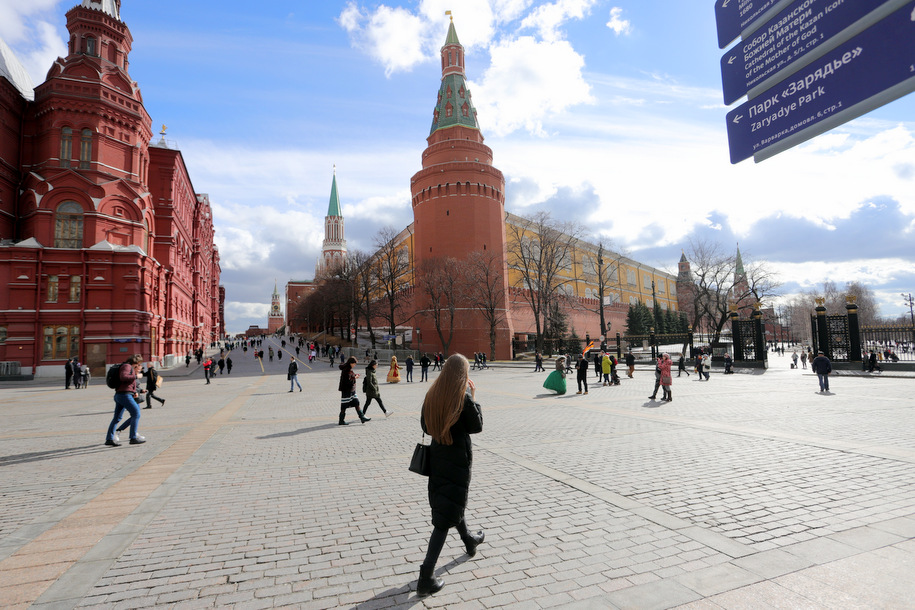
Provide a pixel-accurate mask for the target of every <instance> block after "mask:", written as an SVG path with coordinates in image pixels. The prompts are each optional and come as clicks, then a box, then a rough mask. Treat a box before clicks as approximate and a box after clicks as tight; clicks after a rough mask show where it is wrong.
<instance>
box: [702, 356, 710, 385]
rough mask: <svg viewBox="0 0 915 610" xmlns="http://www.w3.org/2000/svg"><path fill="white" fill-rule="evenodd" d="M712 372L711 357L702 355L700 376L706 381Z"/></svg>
mask: <svg viewBox="0 0 915 610" xmlns="http://www.w3.org/2000/svg"><path fill="white" fill-rule="evenodd" d="M711 370H712V356H711V355H710V354H707V353H706V354H702V374H703V375H705V380H706V381H708V377H709V372H710V371H711Z"/></svg>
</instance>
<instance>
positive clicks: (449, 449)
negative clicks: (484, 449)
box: [420, 393, 483, 528]
mask: <svg viewBox="0 0 915 610" xmlns="http://www.w3.org/2000/svg"><path fill="white" fill-rule="evenodd" d="M420 425H421V426H422V428H423V432H426V421H425V419H424V418H423V417H422V416H420ZM482 430H483V413H482V412H481V410H480V405H479V404H478V403H476V402H474V401H473V399H472V398H471V397H470V394H469V393H468V394H466V395H465V396H464V408H463V410H462V411H461V417H460V419H458V421H457V423H456V424H454V425H453V426H451V440H452V441H453V442H452V444H450V445H442V444H439V443H438V442H436V441H435V440H434V439H433V440H432V445H431V447H430V449H429V453H430V462H431V472H430V474H429V506H430V507H431V508H432V525H433V526H435V527H440V528H449V527H454V526H456V525H457V524H458V523H460V522H461V521H462V520H463V519H464V509H466V508H467V494H468V492H469V491H470V471H471V468H472V465H473V444H472V443H471V441H470V435H471V434H476V433H478V432H481V431H482Z"/></svg>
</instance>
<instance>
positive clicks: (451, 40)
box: [445, 21, 461, 45]
mask: <svg viewBox="0 0 915 610" xmlns="http://www.w3.org/2000/svg"><path fill="white" fill-rule="evenodd" d="M445 44H446V45H449V44H461V41H459V40H458V37H457V30H455V29H454V21H452V22H451V23H450V24H449V25H448V36H447V37H446V38H445Z"/></svg>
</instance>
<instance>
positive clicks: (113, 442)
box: [105, 354, 146, 447]
mask: <svg viewBox="0 0 915 610" xmlns="http://www.w3.org/2000/svg"><path fill="white" fill-rule="evenodd" d="M142 361H143V356H141V355H140V354H134V355H133V356H131V357H130V358H128V359H127V361H126V362H124V363H123V364H122V365H121V366H120V368H119V370H118V381H119V384H118V387H117V389H116V390H115V391H114V416H113V417H112V418H111V423H110V424H108V433H107V435H106V436H105V444H106V445H108V446H110V447H120V446H121V441H120V439H119V438H118V434H117V431H116V430H115V427H116V426H117V425H118V422H120V421H121V417H122V416H123V415H124V411H127V413H128V414H129V415H130V417H129V418H128V419H127V421H126V422H124V427H127V426H129V427H130V444H131V445H139V444H140V443H145V442H146V439H145V438H143V437H142V436H140V435H139V433H138V429H139V426H140V407H139V405H137V399H138V398H139V396H140V394H141V393H142V392H143V390H138V389H137V373H136V367H137V366H138V365H139V364H140V362H142ZM121 429H123V428H121Z"/></svg>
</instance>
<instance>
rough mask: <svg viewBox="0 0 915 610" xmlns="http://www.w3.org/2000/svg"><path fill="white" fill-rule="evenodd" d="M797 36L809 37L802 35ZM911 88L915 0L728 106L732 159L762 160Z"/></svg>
mask: <svg viewBox="0 0 915 610" xmlns="http://www.w3.org/2000/svg"><path fill="white" fill-rule="evenodd" d="M846 1H847V0H846ZM835 2H836V0H833V3H835ZM809 3H815V0H807V1H806V2H805V3H804V4H809ZM824 18H825V17H824ZM807 32H808V34H810V33H811V32H812V30H811V29H808V30H807ZM808 38H809V36H808ZM794 40H798V41H799V42H798V44H799V45H801V44H804V41H803V40H802V39H801V38H800V36H798V37H797V38H795V39H794ZM818 44H821V43H818ZM728 56H729V55H726V56H725V57H728ZM772 80H773V79H772V78H769V79H768V81H769V82H772ZM912 91H915V1H912V0H909V1H908V2H905V3H904V4H902V6H901V8H898V9H896V10H895V11H894V12H892V13H890V14H889V15H887V16H885V17H883V18H882V19H880V20H879V21H877V22H876V23H875V24H874V25H871V26H870V27H868V28H867V29H865V30H864V31H862V32H861V33H859V34H856V35H855V36H853V37H851V38H850V39H848V40H847V41H846V42H844V43H843V44H840V45H839V46H837V47H834V48H833V49H832V50H831V51H828V52H826V53H822V54H820V55H819V56H818V57H817V59H815V60H814V61H812V62H809V63H807V65H805V66H804V67H803V68H801V69H800V70H798V71H797V72H795V73H794V74H792V75H791V76H789V77H788V78H786V79H785V80H784V81H782V82H780V83H777V84H775V85H774V86H770V87H769V88H768V89H766V90H765V91H763V92H761V93H759V94H758V95H757V96H755V97H753V98H751V99H750V100H749V101H747V102H745V103H744V104H742V105H740V106H739V107H737V108H735V109H734V110H732V111H731V112H729V113H728V114H727V129H728V142H729V144H730V151H731V163H739V162H740V161H742V160H744V159H747V158H749V157H751V156H752V157H754V159H755V160H756V161H757V162H758V161H762V160H763V159H767V158H769V157H772V156H774V155H776V154H778V153H779V152H782V151H784V150H787V149H788V148H791V147H792V146H796V145H797V144H800V143H801V142H804V141H805V140H808V139H810V138H812V137H814V136H816V135H819V134H821V133H824V132H825V131H828V130H829V129H832V128H834V127H836V126H838V125H841V124H843V123H845V122H847V121H850V120H852V119H854V118H856V117H859V116H861V115H862V114H865V113H867V112H869V111H871V110H873V109H874V108H878V107H880V106H882V105H884V104H887V103H889V102H891V101H892V100H895V99H897V98H899V97H902V96H903V95H906V94H907V93H910V92H912Z"/></svg>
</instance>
